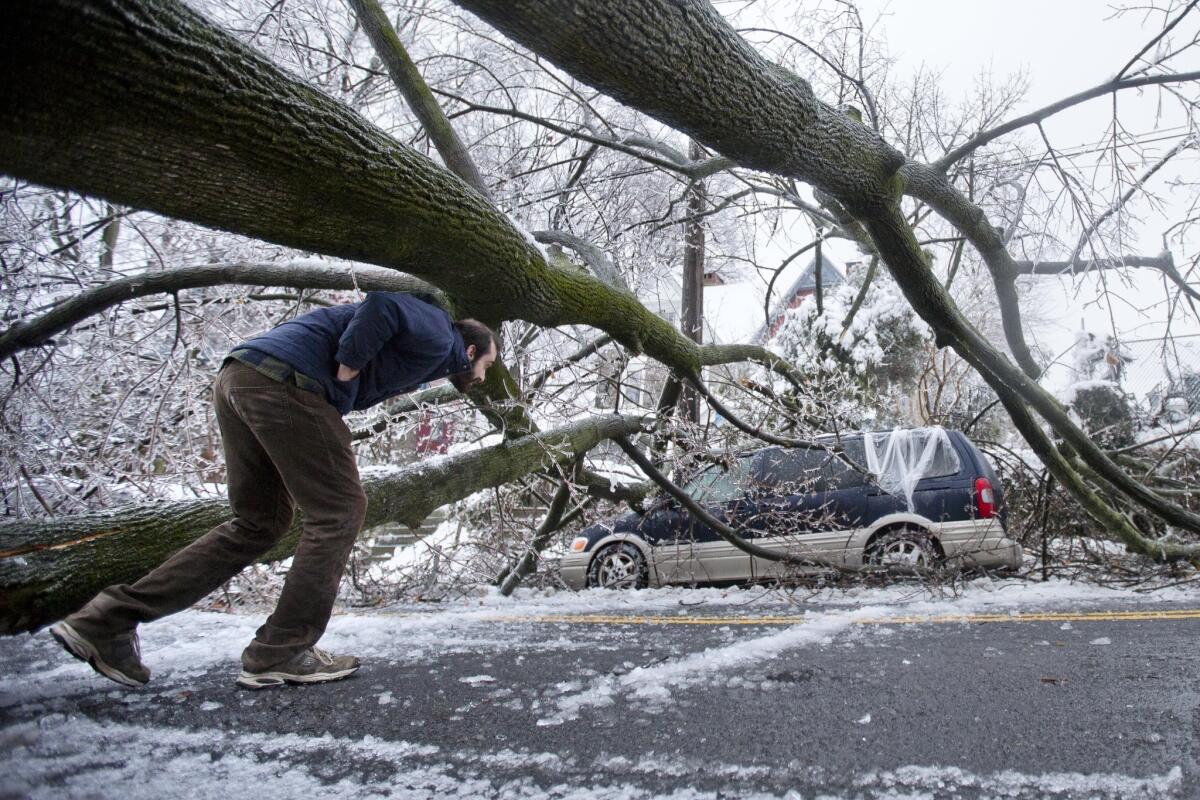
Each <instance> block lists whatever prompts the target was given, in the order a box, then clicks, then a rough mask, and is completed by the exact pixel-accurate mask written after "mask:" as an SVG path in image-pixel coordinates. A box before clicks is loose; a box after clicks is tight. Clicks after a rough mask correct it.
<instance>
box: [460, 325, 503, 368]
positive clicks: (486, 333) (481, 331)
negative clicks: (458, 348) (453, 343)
mask: <svg viewBox="0 0 1200 800" xmlns="http://www.w3.org/2000/svg"><path fill="white" fill-rule="evenodd" d="M454 327H455V328H457V329H458V332H459V333H460V334H462V338H463V346H464V347H470V346H471V345H475V360H477V359H480V358H482V357H483V356H484V354H486V353H487V352H488V350H490V349H491V348H492V347H495V346H496V334H494V333H492V329H491V328H489V327H488V326H487V325H484V324H483V323H482V322H480V321H479V320H477V319H460V320H455V322H454Z"/></svg>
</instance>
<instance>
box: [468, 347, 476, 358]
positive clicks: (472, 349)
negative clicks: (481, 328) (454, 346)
mask: <svg viewBox="0 0 1200 800" xmlns="http://www.w3.org/2000/svg"><path fill="white" fill-rule="evenodd" d="M474 358H475V345H473V344H469V345H467V359H468V360H471V359H474Z"/></svg>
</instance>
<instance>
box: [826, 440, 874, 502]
mask: <svg viewBox="0 0 1200 800" xmlns="http://www.w3.org/2000/svg"><path fill="white" fill-rule="evenodd" d="M831 444H832V442H831ZM837 444H840V445H841V447H842V450H843V452H844V453H845V456H846V458H848V459H850V460H851V461H853V462H854V463H855V464H857V465H858V466H859V467H861V469H862V470H866V468H867V453H866V448H865V447H864V445H863V440H862V437H861V436H845V437H842V439H841V440H840V441H839V442H837ZM825 475H826V479H825V480H826V485H827V486H828V488H829V491H837V490H839V489H857V488H859V487H861V486H865V485H866V483H867V475H866V473H865V472H863V471H860V470H858V469H855V468H854V467H852V466H850V465H849V464H847V463H846V462H845V461H843V460H842V459H840V458H838V457H837V456H834V455H830V456H829V457H828V461H827V462H826V463H825Z"/></svg>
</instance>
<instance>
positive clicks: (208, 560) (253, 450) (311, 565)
mask: <svg viewBox="0 0 1200 800" xmlns="http://www.w3.org/2000/svg"><path fill="white" fill-rule="evenodd" d="M213 401H214V408H215V411H216V416H217V422H218V424H219V425H220V428H221V438H222V441H223V443H224V447H225V468H226V472H227V475H228V482H229V483H228V486H229V505H230V506H231V508H232V510H233V514H234V516H233V519H232V520H230V521H229V522H226V523H224V524H223V525H218V526H217V527H216V528H213V529H212V530H211V531H209V532H208V533H206V534H205V535H204V536H202V537H201V538H200V539H198V540H196V541H195V542H193V543H192V544H190V545H188V546H187V547H185V548H184V549H182V550H180V551H179V552H177V553H175V554H174V555H173V556H171V558H169V559H168V560H167V561H166V562H165V563H163V564H162V565H161V566H160V567H158V568H157V569H155V570H154V571H153V572H151V573H150V574H149V575H147V576H145V577H144V578H142V579H141V580H139V581H138V582H137V583H134V584H133V585H120V586H110V587H109V588H107V589H105V590H104V591H103V592H101V593H100V594H99V595H97V596H96V597H95V598H94V599H93V600H92V601H91V602H89V603H88V604H87V605H86V606H84V607H83V608H82V609H80V610H79V611H78V612H77V613H75V614H73V615H72V616H70V617H69V618H68V621H69V622H70V623H71V625H73V626H75V627H76V628H77V629H78V630H79V631H80V632H81V633H83V634H85V635H89V634H90V635H94V636H108V635H112V634H114V633H121V632H124V631H128V630H131V629H132V628H134V627H136V626H137V624H138V623H140V622H149V621H151V620H155V619H159V618H160V617H164V616H166V615H168V614H173V613H175V612H176V611H180V610H182V609H185V608H187V607H188V606H190V605H192V604H193V603H195V602H196V601H197V600H200V599H201V598H202V597H204V596H205V595H207V594H208V593H209V592H211V591H213V590H214V589H216V588H217V587H219V586H220V585H221V584H222V583H224V582H225V581H227V580H229V579H230V578H232V577H233V576H234V575H236V574H237V573H238V572H240V571H241V570H242V568H243V567H245V566H246V565H247V564H249V563H251V562H252V561H253V560H254V559H255V558H257V557H258V556H260V555H262V554H263V553H265V552H266V551H267V550H269V549H270V548H271V546H272V545H274V544H275V542H276V541H278V540H279V538H280V537H281V536H283V534H284V533H286V532H287V530H288V528H289V527H290V525H291V522H292V514H293V512H294V509H295V507H297V506H298V507H299V508H300V510H301V511H302V512H303V514H304V526H303V532H302V534H301V537H300V543H299V545H298V546H297V547H296V554H295V556H294V557H293V559H292V566H291V569H290V570H288V574H287V578H286V579H285V581H284V585H283V592H282V594H281V595H280V597H279V604H278V605H277V606H276V607H275V611H274V612H273V613H272V614H271V616H270V617H269V618H268V619H267V621H266V623H265V624H264V625H263V626H262V627H260V628H259V629H258V631H257V633H256V634H255V637H254V641H252V642H251V643H250V645H249V646H248V647H247V648H246V649H245V651H244V652H243V653H242V666H243V667H245V668H246V669H247V670H249V671H251V672H260V671H263V670H265V669H267V668H269V667H272V666H274V665H276V664H279V663H280V662H283V661H286V660H287V659H289V658H291V657H292V656H293V655H295V654H296V653H298V652H300V651H302V650H306V649H307V648H309V647H311V646H312V645H314V644H315V643H316V642H317V640H318V639H320V638H321V634H323V633H324V632H325V626H326V624H327V623H328V622H329V615H330V613H331V612H332V610H333V601H334V598H335V597H336V595H337V587H338V582H339V580H340V579H341V576H342V571H343V570H344V569H345V566H346V560H347V558H348V557H349V555H350V548H351V547H352V546H353V544H354V540H355V538H356V537H357V536H358V531H359V528H361V527H362V523H363V518H364V516H365V514H366V508H367V498H366V496H365V495H364V494H363V490H362V484H361V483H360V481H359V476H358V468H357V465H356V464H355V461H354V452H353V451H352V450H351V448H350V430H349V428H347V427H346V423H345V422H343V421H342V418H341V415H340V414H338V412H337V409H335V408H334V407H333V406H332V405H330V404H329V403H328V402H327V401H326V400H325V398H324V397H322V396H320V395H317V394H314V393H312V392H308V391H305V390H303V389H300V388H298V387H297V386H294V385H292V384H291V383H290V382H284V383H281V382H279V381H276V380H273V379H271V378H269V377H267V376H266V375H263V374H261V373H259V372H258V371H256V370H255V369H253V368H252V367H249V366H247V365H245V364H242V363H241V362H238V361H233V360H230V361H228V362H226V364H225V366H224V367H222V368H221V371H220V373H219V374H218V375H217V379H216V381H215V383H214V384H213Z"/></svg>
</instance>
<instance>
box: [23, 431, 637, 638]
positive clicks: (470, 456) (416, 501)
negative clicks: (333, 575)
mask: <svg viewBox="0 0 1200 800" xmlns="http://www.w3.org/2000/svg"><path fill="white" fill-rule="evenodd" d="M642 423H643V420H642V418H640V417H628V416H625V417H623V416H618V415H608V416H599V417H592V418H590V419H586V420H583V421H582V422H575V423H571V424H570V425H565V426H563V427H561V428H557V429H555V430H552V431H547V432H545V433H539V434H536V435H534V436H526V437H523V438H520V439H517V440H515V441H510V442H505V443H504V444H499V445H496V446H494V447H488V448H484V449H482V450H475V451H471V452H467V453H462V454H458V455H454V456H449V457H445V458H440V459H429V460H425V461H421V462H420V463H417V464H414V465H412V466H410V467H406V468H404V469H401V470H398V471H395V472H382V473H377V474H371V473H368V474H366V475H364V476H363V482H362V483H363V490H364V491H365V492H366V494H367V500H368V505H367V519H366V523H365V524H364V529H368V528H372V527H375V526H377V525H381V524H384V523H388V522H402V523H404V524H406V525H408V526H410V527H414V528H415V527H417V526H418V525H420V523H421V521H422V520H423V519H425V517H427V516H428V515H429V513H430V512H432V511H433V510H434V509H435V508H438V507H439V506H442V505H445V504H446V503H449V502H452V501H454V500H459V499H461V498H463V497H466V496H468V495H470V494H473V493H474V492H477V491H479V490H481V489H488V488H494V487H498V486H502V485H503V484H505V483H508V482H510V481H513V480H516V479H517V478H519V477H521V476H523V475H527V474H529V473H530V472H534V471H536V470H539V469H543V468H545V467H548V466H550V465H552V464H560V463H564V462H569V461H571V460H573V459H575V458H577V457H579V456H580V455H582V454H583V453H586V452H587V451H588V450H590V449H591V448H593V447H595V446H596V445H597V444H599V443H600V442H601V441H603V440H604V439H607V438H612V437H616V436H625V435H629V434H633V433H636V432H637V431H638V430H640V429H641V426H642ZM229 515H230V511H229V506H228V504H227V503H226V502H225V501H224V500H219V499H214V500H198V501H192V502H177V503H164V504H157V505H147V506H138V507H134V508H125V509H114V510H112V511H104V512H96V513H91V514H83V515H79V516H73V517H62V518H57V519H53V520H43V521H25V522H15V523H6V524H3V525H0V634H12V633H19V632H22V631H32V630H36V629H38V628H40V627H42V626H43V625H47V624H49V623H51V622H53V621H54V620H56V619H60V618H62V617H63V616H65V615H67V614H69V613H71V612H72V611H74V610H75V609H77V608H79V607H80V606H81V605H82V604H83V603H85V602H87V600H89V599H90V598H91V597H93V596H94V595H95V594H96V593H97V592H99V591H100V590H101V589H103V588H104V587H105V586H110V585H112V584H114V583H126V582H133V581H135V580H137V579H138V578H140V577H141V576H142V575H144V574H146V573H147V572H149V571H150V570H151V569H153V568H154V567H155V566H157V565H158V564H160V563H161V562H162V561H164V560H166V559H167V558H168V557H169V556H170V555H171V554H172V553H174V552H175V551H176V550H179V549H180V548H182V547H184V546H186V545H188V544H190V543H191V542H193V541H195V540H196V539H197V538H199V537H200V536H202V535H203V534H204V533H206V532H207V531H208V530H210V529H211V528H213V527H214V526H216V525H219V524H220V523H222V522H224V521H226V520H227V519H229ZM301 524H302V522H301V520H300V519H297V520H295V521H293V524H292V527H291V529H290V531H289V532H288V533H287V534H286V535H285V536H284V537H283V538H282V539H281V540H280V541H279V542H278V543H277V544H276V546H275V547H274V548H273V549H272V550H271V551H270V552H268V553H267V554H266V555H264V556H263V557H262V560H263V561H268V562H269V561H277V560H279V559H282V558H287V557H288V556H289V555H291V554H292V552H293V551H294V550H295V547H296V543H297V541H298V540H299V536H300V529H301Z"/></svg>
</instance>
